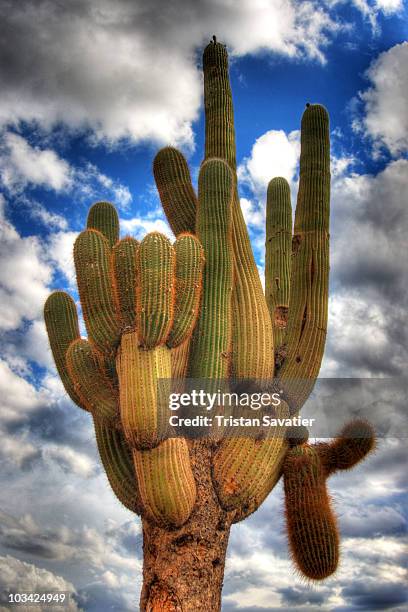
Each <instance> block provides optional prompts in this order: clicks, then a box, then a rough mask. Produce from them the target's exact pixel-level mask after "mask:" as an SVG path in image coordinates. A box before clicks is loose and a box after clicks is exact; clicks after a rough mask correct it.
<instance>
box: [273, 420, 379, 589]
mask: <svg viewBox="0 0 408 612" xmlns="http://www.w3.org/2000/svg"><path fill="white" fill-rule="evenodd" d="M374 445H375V436H374V431H373V429H372V427H371V426H370V425H369V424H368V423H366V422H364V421H354V422H351V423H350V424H348V425H347V426H346V427H344V428H343V430H342V431H341V432H340V434H339V436H338V437H337V438H336V439H335V440H334V441H333V442H331V443H324V444H322V443H320V444H316V445H314V446H311V445H310V444H300V445H296V446H294V447H293V448H292V449H291V450H290V451H289V452H288V453H287V456H286V459H285V462H284V465H283V476H284V478H283V482H284V491H285V508H286V525H287V532H288V540H289V547H290V550H291V553H292V557H293V560H294V562H295V563H296V565H297V567H298V569H299V570H300V571H301V572H302V573H303V574H304V575H305V576H307V577H308V578H310V579H313V580H323V579H324V578H327V577H328V576H330V575H331V574H332V573H333V572H335V571H336V569H337V565H338V562H339V533H338V527H337V521H336V517H335V515H334V512H333V510H332V507H331V503H330V496H329V494H328V492H327V486H326V479H327V477H328V476H330V475H331V474H333V473H334V472H336V471H337V470H344V469H349V468H351V467H353V466H354V465H356V464H357V463H358V462H359V461H361V460H362V459H364V457H365V456H366V455H367V454H368V453H369V452H370V451H371V450H372V449H373V448H374Z"/></svg>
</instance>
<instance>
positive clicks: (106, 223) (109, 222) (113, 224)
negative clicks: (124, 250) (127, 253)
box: [86, 202, 119, 248]
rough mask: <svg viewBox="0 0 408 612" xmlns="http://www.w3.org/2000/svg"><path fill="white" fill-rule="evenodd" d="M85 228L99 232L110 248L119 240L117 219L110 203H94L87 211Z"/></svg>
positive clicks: (114, 209)
mask: <svg viewBox="0 0 408 612" xmlns="http://www.w3.org/2000/svg"><path fill="white" fill-rule="evenodd" d="M86 227H87V228H88V229H94V230H97V231H98V232H101V234H103V235H104V236H105V238H106V239H107V240H108V242H109V246H110V247H111V248H112V247H113V246H114V245H115V244H116V242H117V241H118V240H119V217H118V213H117V211H116V208H115V207H114V206H113V204H111V203H110V202H96V203H95V204H93V205H92V206H91V208H90V209H89V212H88V219H87V222H86Z"/></svg>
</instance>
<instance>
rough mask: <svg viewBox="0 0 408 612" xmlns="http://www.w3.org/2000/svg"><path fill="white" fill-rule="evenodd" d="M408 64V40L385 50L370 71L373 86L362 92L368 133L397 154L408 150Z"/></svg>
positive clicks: (392, 153)
mask: <svg viewBox="0 0 408 612" xmlns="http://www.w3.org/2000/svg"><path fill="white" fill-rule="evenodd" d="M407 63H408V42H403V43H401V44H399V45H395V46H394V47H392V48H391V49H389V50H388V51H384V53H381V54H380V55H379V56H378V58H377V59H376V60H375V61H374V62H373V63H372V64H371V66H370V68H369V69H368V71H367V77H368V78H369V79H370V81H371V87H370V88H369V89H367V90H366V91H364V92H362V93H361V94H360V96H361V99H362V100H363V102H364V105H365V117H364V118H363V120H362V127H363V129H364V131H365V133H366V134H367V135H368V136H370V137H371V138H372V139H373V141H374V143H375V144H376V145H377V146H381V145H383V146H385V147H386V148H387V149H388V150H389V151H390V153H391V155H394V156H395V155H398V154H399V153H403V152H404V151H407V149H408V113H407V109H406V101H407V98H408V75H407V70H406V66H407Z"/></svg>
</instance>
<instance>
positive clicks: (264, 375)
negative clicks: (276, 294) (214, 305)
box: [203, 42, 274, 379]
mask: <svg viewBox="0 0 408 612" xmlns="http://www.w3.org/2000/svg"><path fill="white" fill-rule="evenodd" d="M203 70H204V108H205V120H206V121H205V158H206V159H208V158H211V157H218V158H221V159H225V160H226V161H227V162H228V164H229V166H230V168H231V170H232V171H233V175H234V195H233V207H232V217H233V232H232V240H233V252H234V260H235V261H234V272H235V276H234V290H233V295H232V320H233V323H234V325H233V340H232V374H233V376H235V378H258V379H269V378H272V376H273V370H274V359H273V337H272V325H271V320H270V317H269V313H268V308H267V305H266V301H265V297H264V294H263V289H262V285H261V281H260V278H259V274H258V269H257V266H256V263H255V259H254V256H253V253H252V248H251V243H250V240H249V236H248V231H247V228H246V225H245V221H244V218H243V215H242V211H241V206H240V203H239V197H238V189H237V180H236V153H235V130H234V115H233V106H232V94H231V87H230V83H229V76H228V56H227V51H226V49H225V47H224V45H222V44H220V43H217V42H211V43H210V44H209V45H208V46H207V47H206V48H205V50H204V55H203Z"/></svg>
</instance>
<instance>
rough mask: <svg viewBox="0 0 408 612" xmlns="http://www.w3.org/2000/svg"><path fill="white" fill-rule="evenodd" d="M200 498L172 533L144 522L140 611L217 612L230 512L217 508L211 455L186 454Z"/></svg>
mask: <svg viewBox="0 0 408 612" xmlns="http://www.w3.org/2000/svg"><path fill="white" fill-rule="evenodd" d="M191 463H192V469H193V472H194V477H195V479H196V482H197V487H198V489H199V490H200V495H199V497H198V499H197V504H196V506H195V508H194V510H193V512H192V514H191V516H190V518H189V520H188V521H187V522H186V523H185V524H184V525H183V526H182V527H180V528H178V529H173V530H171V531H169V530H166V529H162V528H161V527H158V526H156V525H153V524H152V523H149V522H148V521H146V520H143V587H142V593H141V598H140V610H141V611H142V612H159V611H160V612H187V611H188V610H191V611H193V610H194V612H209V611H210V610H211V612H218V611H219V610H220V609H221V589H222V584H223V577H224V566H225V554H226V550H227V544H228V538H229V533H230V527H231V513H227V512H225V511H224V510H222V509H221V508H220V505H219V503H218V501H217V498H216V496H215V493H214V489H213V487H212V483H211V476H210V469H211V450H210V448H209V447H208V446H207V445H206V444H205V442H203V441H201V442H196V443H194V445H193V448H192V449H191Z"/></svg>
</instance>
